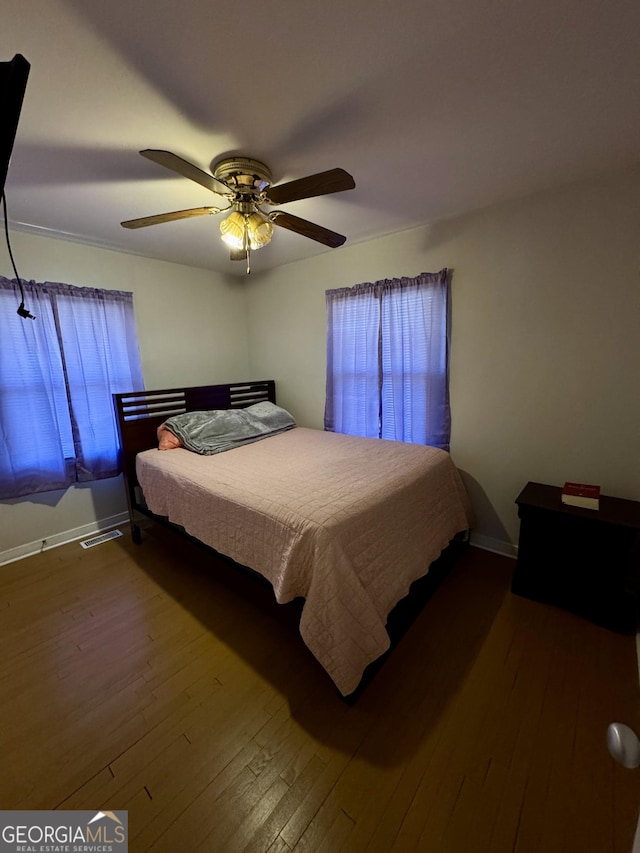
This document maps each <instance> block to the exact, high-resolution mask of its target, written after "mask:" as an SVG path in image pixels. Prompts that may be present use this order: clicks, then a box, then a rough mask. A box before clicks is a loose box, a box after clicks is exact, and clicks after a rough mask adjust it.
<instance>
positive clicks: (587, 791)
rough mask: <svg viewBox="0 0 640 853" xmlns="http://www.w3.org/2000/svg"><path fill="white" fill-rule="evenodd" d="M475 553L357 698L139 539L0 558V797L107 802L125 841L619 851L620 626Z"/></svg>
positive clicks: (189, 555) (626, 646)
mask: <svg viewBox="0 0 640 853" xmlns="http://www.w3.org/2000/svg"><path fill="white" fill-rule="evenodd" d="M512 568H513V562H512V561H511V560H508V559H506V558H503V557H499V556H496V555H494V554H490V553H487V552H483V551H480V550H477V549H474V548H471V549H469V550H468V552H467V553H466V554H465V555H464V556H463V557H462V559H461V560H460V561H459V562H458V564H457V565H456V566H455V567H454V569H453V571H452V572H451V574H450V575H449V576H448V577H447V578H446V579H445V580H444V581H443V583H442V585H441V586H440V588H439V589H438V590H437V591H436V593H435V594H434V596H433V597H432V599H431V600H430V601H429V602H428V604H427V605H426V607H425V609H424V610H423V611H422V613H421V614H420V615H419V617H418V618H417V620H416V621H415V623H414V624H413V625H412V626H411V628H410V629H409V631H408V632H407V633H406V634H405V636H404V637H403V638H402V640H401V641H400V642H399V644H398V646H397V647H396V648H395V649H394V650H393V652H392V654H391V655H390V656H389V657H388V659H387V660H386V662H385V663H384V665H383V667H382V668H381V669H380V671H379V672H378V673H377V675H376V677H375V678H374V679H373V681H372V682H371V683H370V684H369V685H368V687H367V688H366V690H365V691H364V692H363V693H362V695H361V696H360V698H359V699H358V701H357V703H356V704H354V705H352V706H350V705H348V704H346V703H345V702H343V701H341V699H340V698H339V697H338V695H337V693H336V691H335V689H334V687H333V685H332V683H331V682H330V680H329V679H328V676H326V675H325V673H324V672H323V670H322V669H321V668H320V667H319V665H318V664H317V663H316V662H315V660H314V659H313V657H312V656H311V653H310V652H308V650H307V649H306V647H305V646H304V644H303V643H302V640H301V639H300V637H299V635H298V633H297V628H296V619H297V614H296V612H295V610H294V609H293V608H283V607H279V606H278V605H276V604H275V603H274V601H273V595H272V593H271V591H270V590H269V589H267V588H265V587H263V586H262V585H260V584H258V583H256V582H255V581H254V580H252V579H250V578H247V577H245V576H244V575H243V574H242V573H240V572H238V571H237V570H234V568H233V567H231V566H229V565H228V564H226V563H225V562H224V561H222V560H218V559H216V558H215V557H214V556H212V555H210V554H208V553H206V552H205V551H203V550H202V549H200V548H198V547H197V546H195V545H191V544H190V543H185V542H182V541H177V540H175V539H174V538H172V537H171V535H170V534H168V533H166V532H164V531H162V530H160V529H156V528H153V529H152V530H151V531H150V532H148V533H147V534H145V537H144V541H143V544H142V545H141V546H135V545H134V544H133V543H132V542H131V541H130V538H129V536H128V535H125V536H124V537H122V538H121V539H117V540H113V541H110V542H107V543H105V544H102V545H100V546H98V547H96V548H93V549H91V550H87V551H84V550H83V549H82V548H81V547H80V546H79V544H78V543H72V544H69V545H65V546H63V547H61V548H57V549H55V550H51V551H49V552H45V553H43V554H40V555H38V556H35V557H32V558H29V559H27V560H23V561H21V562H16V563H12V564H9V565H7V566H4V567H0V640H1V647H0V648H1V652H2V653H1V655H0V684H1V686H2V691H1V695H0V727H1V728H0V750H1V752H0V754H1V757H2V759H1V760H2V765H1V766H2V773H0V808H2V809H10V808H11V809H50V808H59V809H96V810H97V809H127V810H128V812H129V832H130V843H129V849H130V851H133V853H143V851H154V852H155V851H157V853H180V852H181V851H186V850H189V851H192V850H193V851H206V853H226V851H241V850H247V851H270V853H285V851H286V853H288V851H293V850H295V851H296V853H302V851H305V853H306V851H326V853H335V851H341V850H342V851H361V850H362V851H364V850H367V851H372V853H373V851H377V853H407V851H425V853H431V851H437V853H485V851H486V853H502V851H516V853H529V851H532V852H533V851H535V853H555V851H558V853H560V851H561V853H573V851H576V853H577V852H578V851H580V853H590V851H593V853H608V852H609V851H612V853H618V851H619V853H630V851H631V846H632V841H633V835H634V830H635V825H636V819H637V815H638V806H639V804H640V771H629V770H625V769H623V768H621V767H619V766H618V765H617V764H615V763H614V762H613V761H612V759H611V758H610V757H609V755H608V753H607V749H606V728H607V725H608V724H609V723H610V722H612V721H614V720H618V721H621V722H626V723H628V724H629V725H631V726H633V727H635V728H636V729H637V730H638V731H640V695H639V692H640V691H639V688H638V669H637V664H636V657H635V643H634V638H632V637H628V636H627V637H625V636H620V635H617V634H613V633H610V632H608V631H606V630H605V629H602V628H598V627H596V626H594V625H591V624H590V623H588V622H586V621H583V620H581V619H580V618H579V617H576V616H572V615H571V614H568V613H565V612H563V611H561V610H556V609H554V608H551V607H546V606H544V605H541V604H537V603H534V602H531V601H528V600H526V599H522V598H518V597H517V596H514V595H512V594H511V593H510V591H509V583H510V577H511V571H512Z"/></svg>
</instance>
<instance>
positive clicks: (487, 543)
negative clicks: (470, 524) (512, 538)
mask: <svg viewBox="0 0 640 853" xmlns="http://www.w3.org/2000/svg"><path fill="white" fill-rule="evenodd" d="M470 543H471V545H475V547H476V548H482V550H483V551H493V553H494V554H502V556H503V557H512V558H513V559H514V560H515V559H516V557H517V556H518V546H517V545H512V544H511V542H503V541H502V540H501V539H492V538H491V536H483V535H482V534H481V533H474V532H473V530H472V531H471V539H470Z"/></svg>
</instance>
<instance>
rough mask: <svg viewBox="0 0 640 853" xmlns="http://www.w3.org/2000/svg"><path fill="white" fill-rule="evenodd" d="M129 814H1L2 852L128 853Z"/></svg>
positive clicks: (33, 812) (6, 812) (10, 812)
mask: <svg viewBox="0 0 640 853" xmlns="http://www.w3.org/2000/svg"><path fill="white" fill-rule="evenodd" d="M128 834H129V833H128V812H126V811H106V810H105V811H97V812H95V811H55V810H53V811H1V812H0V853H128V849H129V843H128Z"/></svg>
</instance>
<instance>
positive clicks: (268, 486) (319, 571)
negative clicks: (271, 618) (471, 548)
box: [136, 427, 471, 696]
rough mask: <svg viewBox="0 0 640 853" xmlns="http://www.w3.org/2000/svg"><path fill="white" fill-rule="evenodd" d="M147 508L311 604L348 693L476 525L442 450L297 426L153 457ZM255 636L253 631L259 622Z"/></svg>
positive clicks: (142, 475) (307, 632)
mask: <svg viewBox="0 0 640 853" xmlns="http://www.w3.org/2000/svg"><path fill="white" fill-rule="evenodd" d="M136 469H137V475H138V480H139V483H140V485H141V487H142V490H143V494H144V498H145V501H146V504H147V506H148V508H149V509H150V510H151V511H152V512H153V513H156V514H157V515H161V516H166V517H167V518H168V519H169V520H170V521H172V522H174V523H176V524H179V525H181V526H182V527H184V528H185V530H186V531H187V532H188V533H189V534H191V535H192V536H195V537H196V538H197V539H199V540H200V541H202V542H204V543H205V544H207V545H209V546H211V547H212V548H215V549H216V550H217V551H218V552H219V553H221V554H224V555H226V556H228V557H231V558H232V559H233V560H235V561H236V562H238V563H240V564H242V565H245V566H249V567H250V568H252V569H253V570H255V571H257V572H259V573H260V574H261V575H263V576H264V577H265V578H267V579H268V580H269V581H270V583H271V585H272V587H273V590H274V593H275V597H276V599H277V601H278V602H280V603H285V602H288V601H291V600H293V599H294V598H296V597H302V598H304V604H303V608H302V614H301V618H300V633H301V635H302V638H303V640H304V642H305V643H306V645H307V646H308V648H309V649H310V650H311V652H312V653H313V654H314V655H315V657H316V658H317V660H318V661H319V662H320V664H321V665H322V666H323V667H324V669H325V670H326V671H327V673H328V674H329V675H330V677H331V678H332V679H333V681H334V683H335V685H336V686H337V688H338V690H339V691H340V692H341V693H342V694H343V695H345V696H346V695H348V694H349V693H352V692H353V691H354V690H355V688H356V687H357V686H358V684H359V682H360V680H361V678H362V675H363V672H364V670H365V668H366V667H367V665H368V664H369V663H371V662H372V661H374V660H375V659H376V658H378V657H380V655H382V654H383V653H384V652H385V651H386V650H387V649H388V648H389V645H390V640H389V636H388V634H387V631H386V621H387V617H388V615H389V613H390V611H391V610H392V609H393V607H394V606H395V605H396V604H397V603H398V601H400V599H401V598H403V597H404V596H405V595H406V594H407V593H408V591H409V587H410V585H411V584H412V582H413V581H415V580H416V579H418V578H419V577H421V576H423V575H425V574H426V573H427V571H428V569H429V565H430V564H431V563H432V562H433V561H434V560H435V559H436V558H437V557H438V556H439V555H440V553H441V552H442V550H443V549H444V548H445V547H446V546H447V544H448V543H449V542H450V541H451V539H452V538H453V537H454V536H455V535H456V534H457V533H459V532H461V531H463V530H466V529H468V528H469V527H470V526H471V514H470V508H469V502H468V498H467V495H466V492H465V490H464V486H463V484H462V481H461V478H460V474H459V472H458V470H457V469H456V467H455V465H454V464H453V462H452V460H451V458H450V456H449V454H448V453H446V452H445V451H443V450H439V449H437V448H433V447H425V446H422V445H414V444H405V443H401V442H395V441H385V440H380V439H366V438H357V437H353V436H347V435H340V434H336V433H329V432H323V431H321V430H314V429H306V428H304V427H296V428H294V429H292V430H290V431H288V432H285V433H281V434H279V435H275V436H272V437H269V438H265V439H263V440H262V441H259V442H256V443H253V444H248V445H245V446H243V447H238V448H234V449H233V450H229V451H226V452H225V453H221V454H218V455H215V456H200V455H198V454H196V453H192V452H190V451H188V450H185V449H180V448H179V449H175V450H170V451H160V450H157V449H153V450H146V451H144V452H142V453H139V454H138V456H137V459H136ZM247 630H251V628H250V626H248V627H247Z"/></svg>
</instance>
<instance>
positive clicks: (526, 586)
mask: <svg viewBox="0 0 640 853" xmlns="http://www.w3.org/2000/svg"><path fill="white" fill-rule="evenodd" d="M561 495H562V489H561V488H560V487H558V486H546V485H543V484H542V483H527V485H526V486H525V488H524V489H523V490H522V492H521V493H520V495H519V496H518V498H517V500H516V503H517V505H518V515H519V516H520V539H519V544H518V561H517V563H516V568H515V571H514V574H513V581H512V584H511V589H512V591H513V592H515V593H517V594H518V595H523V596H525V597H526V598H532V599H535V600H536V601H542V602H545V603H547V604H554V605H556V606H558V607H563V608H565V609H566V610H570V611H572V612H574V613H578V614H580V615H582V616H585V617H586V618H588V619H590V620H591V621H592V622H595V623H596V624H598V625H602V626H604V627H605V628H610V629H611V630H614V631H619V632H624V633H627V632H633V631H635V630H636V624H637V619H636V616H637V613H636V607H637V598H638V593H639V592H640V502H638V501H629V500H622V499H621V498H611V497H606V496H601V498H600V509H599V510H589V509H582V508H580V507H573V506H566V505H565V504H563V503H562V500H561Z"/></svg>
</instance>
